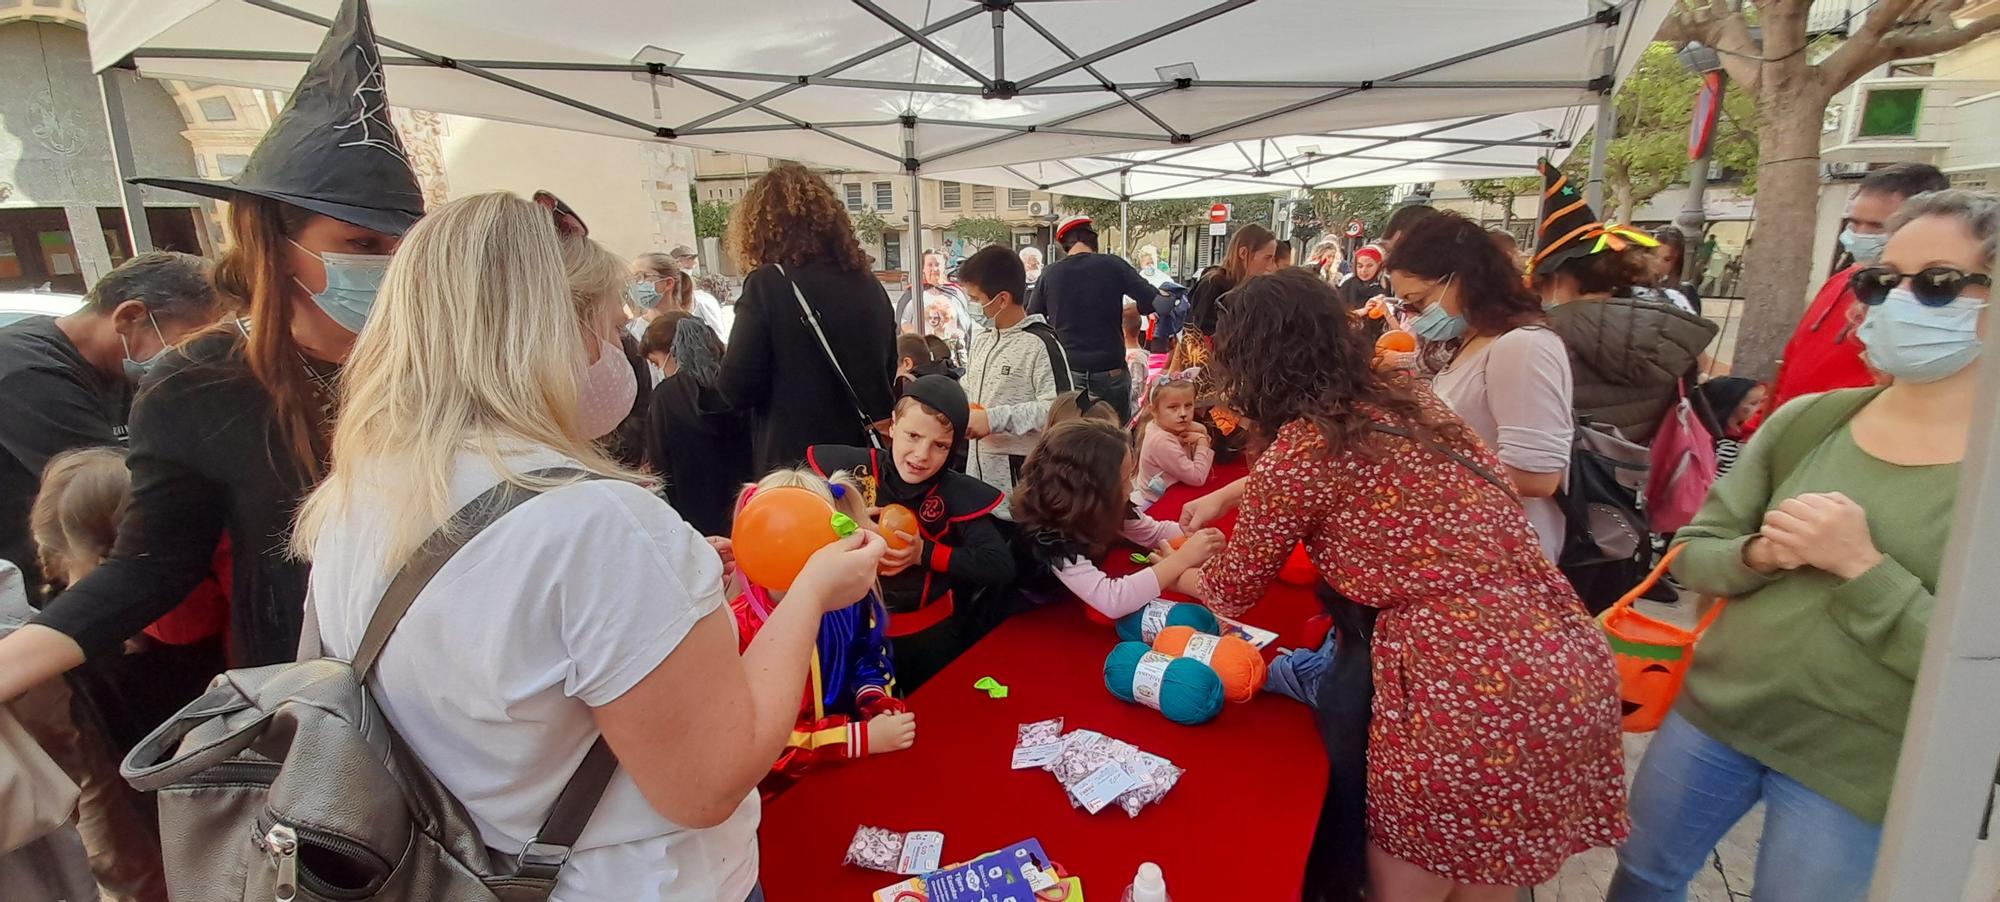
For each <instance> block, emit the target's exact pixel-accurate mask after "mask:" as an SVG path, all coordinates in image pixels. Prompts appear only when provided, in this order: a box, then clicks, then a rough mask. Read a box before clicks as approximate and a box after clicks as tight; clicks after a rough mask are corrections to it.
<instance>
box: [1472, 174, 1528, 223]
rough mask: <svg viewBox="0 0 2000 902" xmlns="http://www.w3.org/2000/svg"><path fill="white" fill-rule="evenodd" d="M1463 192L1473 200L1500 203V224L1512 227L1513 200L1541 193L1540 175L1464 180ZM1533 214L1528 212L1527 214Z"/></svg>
mask: <svg viewBox="0 0 2000 902" xmlns="http://www.w3.org/2000/svg"><path fill="white" fill-rule="evenodd" d="M1464 185H1465V193H1466V194H1469V195H1471V196H1472V199H1473V200H1478V201H1485V202H1486V203H1489V204H1499V205H1500V225H1501V227H1502V228H1507V229H1511V228H1513V227H1514V200H1515V198H1520V197H1535V196H1538V195H1540V194H1541V191H1542V177H1541V176H1539V175H1522V176H1515V177H1514V178H1510V179H1473V180H1472V181H1469V182H1465V183H1464ZM1533 215H1534V214H1532V213H1530V214H1529V216H1531V217H1532V216H1533Z"/></svg>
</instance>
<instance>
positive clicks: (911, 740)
mask: <svg viewBox="0 0 2000 902" xmlns="http://www.w3.org/2000/svg"><path fill="white" fill-rule="evenodd" d="M867 729H868V754H870V755H880V754H882V753H884V752H900V751H902V750H904V749H906V748H909V747H910V746H913V745H916V744H917V715H916V714H914V713H910V712H904V713H902V714H880V715H876V716H875V717H871V718H869V719H868V726H867Z"/></svg>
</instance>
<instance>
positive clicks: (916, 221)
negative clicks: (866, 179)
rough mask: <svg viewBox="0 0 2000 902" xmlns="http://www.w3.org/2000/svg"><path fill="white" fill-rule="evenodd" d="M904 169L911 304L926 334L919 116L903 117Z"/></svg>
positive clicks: (919, 326)
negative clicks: (907, 179) (907, 184)
mask: <svg viewBox="0 0 2000 902" xmlns="http://www.w3.org/2000/svg"><path fill="white" fill-rule="evenodd" d="M903 169H904V171H906V172H908V173H909V174H910V246H909V248H908V249H907V250H905V251H904V252H903V253H904V254H905V255H906V256H907V257H909V267H910V303H912V304H914V305H916V308H917V309H916V317H917V334H918V335H923V334H925V332H924V319H925V317H924V191H923V185H922V183H920V182H918V180H917V117H916V116H914V115H905V116H904V117H903Z"/></svg>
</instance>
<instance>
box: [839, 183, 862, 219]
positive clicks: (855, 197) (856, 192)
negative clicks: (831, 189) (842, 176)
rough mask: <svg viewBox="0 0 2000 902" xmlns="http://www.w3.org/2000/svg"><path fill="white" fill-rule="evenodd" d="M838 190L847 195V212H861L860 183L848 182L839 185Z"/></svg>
mask: <svg viewBox="0 0 2000 902" xmlns="http://www.w3.org/2000/svg"><path fill="white" fill-rule="evenodd" d="M840 190H841V191H842V192H843V193H845V194H846V196H847V210H848V212H850V213H859V212H861V183H860V182H848V183H847V184H844V185H841V186H840Z"/></svg>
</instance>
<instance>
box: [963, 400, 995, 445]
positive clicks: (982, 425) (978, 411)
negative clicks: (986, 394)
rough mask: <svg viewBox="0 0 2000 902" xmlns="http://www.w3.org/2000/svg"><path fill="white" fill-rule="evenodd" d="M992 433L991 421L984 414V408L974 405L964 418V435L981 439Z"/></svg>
mask: <svg viewBox="0 0 2000 902" xmlns="http://www.w3.org/2000/svg"><path fill="white" fill-rule="evenodd" d="M992 434H993V421H992V420H991V419H990V418H988V417H987V416H986V408H984V407H974V408H972V413H971V414H970V415H968V416H967V417H966V418H965V437H966V438H969V439H982V438H985V437H987V436H989V435H992Z"/></svg>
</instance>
